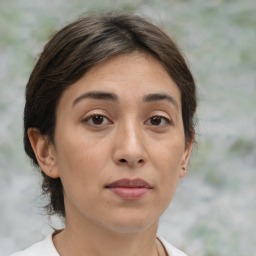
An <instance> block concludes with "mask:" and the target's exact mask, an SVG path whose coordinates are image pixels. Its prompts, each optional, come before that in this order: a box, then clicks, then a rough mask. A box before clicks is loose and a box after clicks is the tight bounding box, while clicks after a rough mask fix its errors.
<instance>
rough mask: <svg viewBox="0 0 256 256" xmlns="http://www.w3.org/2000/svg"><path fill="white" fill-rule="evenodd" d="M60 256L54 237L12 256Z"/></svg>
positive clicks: (48, 237) (49, 237)
mask: <svg viewBox="0 0 256 256" xmlns="http://www.w3.org/2000/svg"><path fill="white" fill-rule="evenodd" d="M45 255H47V256H59V254H58V252H57V251H56V249H55V247H54V244H53V241H52V235H49V236H47V237H46V238H45V239H44V240H43V241H41V242H38V243H35V244H33V245H31V246H30V247H29V248H27V249H25V250H24V251H20V252H16V253H14V254H12V255H10V256H45Z"/></svg>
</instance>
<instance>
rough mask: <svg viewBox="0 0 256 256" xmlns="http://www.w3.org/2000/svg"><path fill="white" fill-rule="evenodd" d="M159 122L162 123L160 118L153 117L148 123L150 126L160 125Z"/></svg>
mask: <svg viewBox="0 0 256 256" xmlns="http://www.w3.org/2000/svg"><path fill="white" fill-rule="evenodd" d="M161 122H162V117H160V116H154V117H152V118H151V119H150V123H151V124H152V125H160V124H161Z"/></svg>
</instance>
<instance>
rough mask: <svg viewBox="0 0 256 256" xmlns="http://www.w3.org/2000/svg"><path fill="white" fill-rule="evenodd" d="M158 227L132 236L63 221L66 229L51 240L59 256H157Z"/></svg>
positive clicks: (128, 233) (131, 233)
mask: <svg viewBox="0 0 256 256" xmlns="http://www.w3.org/2000/svg"><path fill="white" fill-rule="evenodd" d="M157 226H158V223H154V224H153V225H151V226H149V227H147V228H145V229H143V230H140V231H134V232H125V233H122V232H116V231H111V230H108V229H104V228H102V227H97V226H95V225H91V223H88V222H87V223H84V222H83V223H82V224H81V223H76V225H75V223H74V222H73V223H72V224H71V223H69V222H68V221H67V223H66V228H65V229H64V230H63V231H61V232H60V233H58V234H56V235H55V236H54V237H53V241H54V244H55V247H56V249H57V251H58V252H59V254H60V255H61V256H78V255H79V256H81V255H84V256H86V255H90V256H94V255H95V256H96V255H97V256H103V255H111V256H120V255H122V256H134V255H140V256H144V255H145V256H146V255H147V256H158V255H162V254H159V252H158V251H160V252H161V250H162V248H160V249H158V248H159V246H161V245H160V244H159V242H157V241H156V231H157Z"/></svg>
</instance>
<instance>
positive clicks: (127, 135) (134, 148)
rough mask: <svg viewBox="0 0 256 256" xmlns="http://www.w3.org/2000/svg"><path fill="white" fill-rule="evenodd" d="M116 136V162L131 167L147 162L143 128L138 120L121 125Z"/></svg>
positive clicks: (130, 120)
mask: <svg viewBox="0 0 256 256" xmlns="http://www.w3.org/2000/svg"><path fill="white" fill-rule="evenodd" d="M116 136H117V138H116V145H115V159H116V161H118V162H119V163H120V162H122V163H127V164H130V165H134V164H135V165H136V164H141V163H143V162H145V158H146V157H145V155H146V154H145V149H144V142H143V132H142V127H141V126H140V124H139V122H138V121H137V120H136V119H133V120H132V119H128V120H125V121H123V122H122V123H120V125H119V127H118V130H117V134H116Z"/></svg>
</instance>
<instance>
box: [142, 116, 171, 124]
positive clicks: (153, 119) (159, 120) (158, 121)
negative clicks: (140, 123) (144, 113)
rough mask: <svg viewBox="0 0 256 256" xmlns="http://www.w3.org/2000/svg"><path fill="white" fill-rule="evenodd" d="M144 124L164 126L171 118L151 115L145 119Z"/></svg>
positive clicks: (169, 122)
mask: <svg viewBox="0 0 256 256" xmlns="http://www.w3.org/2000/svg"><path fill="white" fill-rule="evenodd" d="M146 124H147V125H153V126H164V125H170V124H171V120H170V119H168V118H166V117H164V116H152V117H151V118H150V119H148V120H147V122H146Z"/></svg>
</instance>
